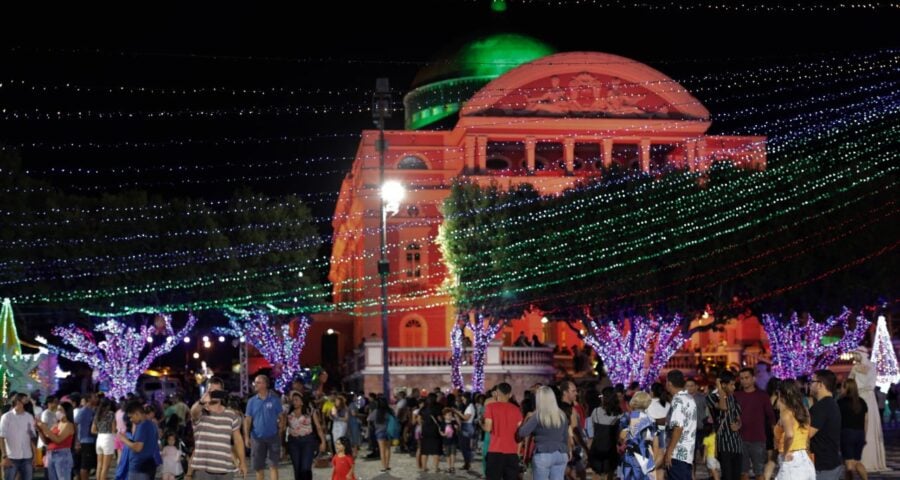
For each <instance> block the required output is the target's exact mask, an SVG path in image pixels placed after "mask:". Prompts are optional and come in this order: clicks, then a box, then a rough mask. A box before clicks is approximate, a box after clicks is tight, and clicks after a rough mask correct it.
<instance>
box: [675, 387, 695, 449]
mask: <svg viewBox="0 0 900 480" xmlns="http://www.w3.org/2000/svg"><path fill="white" fill-rule="evenodd" d="M671 405H672V418H671V419H669V427H671V428H675V427H681V437H680V438H679V439H678V444H676V445H675V449H674V450H673V451H672V458H674V459H675V460H681V461H682V462H685V463H687V464H693V463H694V445H695V442H696V436H697V404H696V402H694V398H693V397H691V395H690V394H689V393H687V390H682V391H680V392H678V394H677V395H675V398H673V399H672V403H671Z"/></svg>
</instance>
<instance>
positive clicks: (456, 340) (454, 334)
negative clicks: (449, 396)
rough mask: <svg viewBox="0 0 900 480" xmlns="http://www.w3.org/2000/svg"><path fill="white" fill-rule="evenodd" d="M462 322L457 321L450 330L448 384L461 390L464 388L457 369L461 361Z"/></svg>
mask: <svg viewBox="0 0 900 480" xmlns="http://www.w3.org/2000/svg"><path fill="white" fill-rule="evenodd" d="M464 325H465V324H464V323H463V322H460V321H457V322H456V324H454V325H453V328H452V329H451V330H450V383H452V384H453V388H455V389H459V390H462V389H463V388H464V387H465V384H464V383H463V379H462V374H461V373H460V371H459V369H460V366H461V365H462V359H463V326H464Z"/></svg>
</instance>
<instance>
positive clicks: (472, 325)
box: [468, 314, 506, 393]
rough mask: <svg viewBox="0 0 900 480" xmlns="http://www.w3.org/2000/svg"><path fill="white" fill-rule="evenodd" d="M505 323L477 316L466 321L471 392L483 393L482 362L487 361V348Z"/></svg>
mask: <svg viewBox="0 0 900 480" xmlns="http://www.w3.org/2000/svg"><path fill="white" fill-rule="evenodd" d="M505 324H506V322H504V321H503V320H499V319H493V317H491V318H490V319H487V318H485V316H484V315H481V314H477V315H475V318H474V319H471V320H469V321H468V327H469V330H471V331H472V336H473V337H474V338H473V339H472V367H473V371H472V391H473V392H477V393H483V392H484V362H485V360H487V347H488V345H489V344H490V343H491V340H493V339H494V337H496V336H497V332H499V331H500V329H501V328H503V325H505Z"/></svg>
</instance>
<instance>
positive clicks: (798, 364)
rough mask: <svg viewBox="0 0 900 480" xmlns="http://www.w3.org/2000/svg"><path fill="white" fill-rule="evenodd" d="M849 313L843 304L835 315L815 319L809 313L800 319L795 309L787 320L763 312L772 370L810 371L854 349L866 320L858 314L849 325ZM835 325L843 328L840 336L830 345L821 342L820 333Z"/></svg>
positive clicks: (782, 373) (790, 374)
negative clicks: (820, 321) (854, 320)
mask: <svg viewBox="0 0 900 480" xmlns="http://www.w3.org/2000/svg"><path fill="white" fill-rule="evenodd" d="M851 315H852V314H851V312H850V309H848V308H844V311H843V312H842V313H841V314H840V315H838V316H837V317H833V316H832V317H828V319H827V320H825V321H824V322H822V323H819V322H816V321H815V320H813V318H812V316H807V318H806V320H805V321H802V320H800V319H799V318H798V316H797V313H796V312H794V313H793V314H792V315H791V317H790V318H789V319H787V320H784V319H783V318H782V317H781V316H774V315H769V314H764V315H763V321H762V324H763V328H764V329H765V331H766V335H768V337H769V346H770V348H771V349H772V373H773V374H774V375H775V376H776V377H778V378H781V379H787V378H797V377H800V376H804V375H812V374H813V372H815V371H816V370H820V369H823V368H828V367H829V366H831V364H833V363H834V362H835V361H836V360H837V359H838V358H839V357H840V356H841V355H843V354H845V353H849V352H851V351H853V350H854V349H856V347H857V346H859V342H860V341H861V340H862V338H863V335H865V333H866V330H867V329H868V328H869V320H867V319H866V318H865V317H864V316H862V315H858V316H857V317H856V322H855V325H853V326H852V327H851V325H850V322H849V320H850V317H851ZM835 328H842V329H843V336H842V337H841V339H840V340H838V341H837V342H834V343H832V344H830V345H825V344H823V343H822V339H823V337H825V336H826V335H827V334H828V333H829V332H830V331H831V330H833V329H835Z"/></svg>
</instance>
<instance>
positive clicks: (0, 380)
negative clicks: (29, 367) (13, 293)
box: [0, 298, 22, 396]
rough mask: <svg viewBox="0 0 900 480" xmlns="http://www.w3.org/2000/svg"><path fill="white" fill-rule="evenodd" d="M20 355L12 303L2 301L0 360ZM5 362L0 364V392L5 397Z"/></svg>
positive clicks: (0, 313)
mask: <svg viewBox="0 0 900 480" xmlns="http://www.w3.org/2000/svg"><path fill="white" fill-rule="evenodd" d="M21 355H22V344H21V343H20V342H19V332H18V330H17V329H16V319H15V318H14V317H13V310H12V301H11V300H10V299H8V298H4V299H3V307H2V308H0V359H3V360H5V359H7V358H13V357H18V356H21ZM5 363H6V362H5V361H3V362H0V390H2V394H3V395H4V396H5V395H6V394H7V393H8V390H7V388H6V387H7V376H8V372H7V370H6V368H5Z"/></svg>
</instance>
